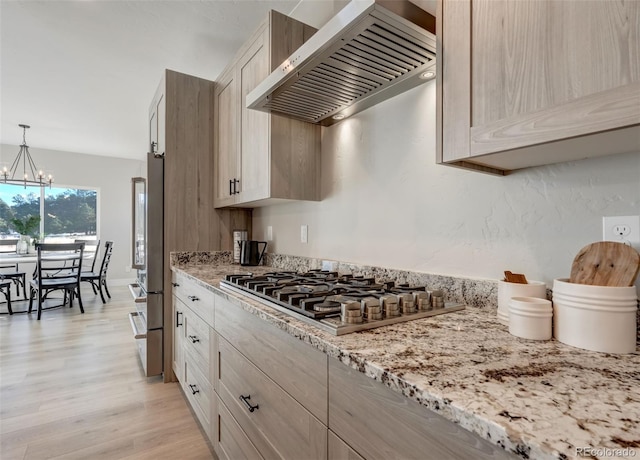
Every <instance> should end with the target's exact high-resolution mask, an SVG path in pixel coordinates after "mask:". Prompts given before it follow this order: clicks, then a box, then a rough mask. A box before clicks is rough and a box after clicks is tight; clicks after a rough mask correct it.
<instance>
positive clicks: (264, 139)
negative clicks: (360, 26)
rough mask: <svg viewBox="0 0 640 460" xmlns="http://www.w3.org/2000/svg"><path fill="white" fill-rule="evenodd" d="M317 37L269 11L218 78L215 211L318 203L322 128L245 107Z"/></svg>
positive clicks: (306, 27) (302, 27)
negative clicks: (261, 85) (283, 202)
mask: <svg viewBox="0 0 640 460" xmlns="http://www.w3.org/2000/svg"><path fill="white" fill-rule="evenodd" d="M314 32H315V29H313V28H312V27H310V26H307V25H305V24H303V23H301V22H299V21H296V20H294V19H292V18H289V17H287V16H285V15H283V14H280V13H278V12H276V11H270V12H269V15H268V17H267V18H266V19H265V21H263V22H262V24H261V25H260V26H259V27H258V29H257V30H256V32H255V33H254V34H253V35H252V36H251V38H250V39H249V40H248V41H247V43H246V44H245V45H244V46H243V47H242V48H241V49H240V51H239V52H238V54H237V55H236V57H235V58H234V59H233V60H232V61H231V63H230V64H229V66H228V67H227V68H226V69H225V71H224V72H223V73H222V75H221V77H220V78H219V79H218V82H217V87H216V91H215V101H216V104H215V106H216V116H215V119H216V123H215V127H216V129H215V133H216V134H215V139H216V147H215V162H216V179H217V183H216V186H215V195H214V204H215V206H216V207H224V206H257V205H260V204H266V203H270V202H273V201H274V200H278V199H292V200H318V199H319V191H320V182H319V173H320V163H319V161H320V156H319V155H320V127H319V126H316V125H313V124H310V123H305V122H301V121H298V120H292V119H288V118H284V117H280V116H277V115H270V114H267V113H264V112H260V111H257V110H249V109H247V107H246V103H245V98H246V95H247V94H248V93H249V92H250V91H251V90H253V89H254V88H255V87H256V86H257V85H258V84H259V83H260V82H261V81H262V80H264V79H265V78H266V77H267V76H268V75H269V74H270V73H271V72H272V71H273V70H275V69H276V68H277V67H278V66H279V65H280V64H281V63H282V61H284V60H285V59H286V58H288V57H289V55H290V54H291V53H293V52H294V51H295V50H296V49H297V48H298V47H300V45H302V44H303V43H304V42H305V41H306V40H307V39H308V38H309V37H311V35H313V33H314Z"/></svg>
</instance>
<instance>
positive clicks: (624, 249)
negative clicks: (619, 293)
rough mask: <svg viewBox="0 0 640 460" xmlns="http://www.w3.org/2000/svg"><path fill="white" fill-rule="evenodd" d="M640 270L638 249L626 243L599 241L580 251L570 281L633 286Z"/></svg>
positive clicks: (595, 284) (572, 267)
mask: <svg viewBox="0 0 640 460" xmlns="http://www.w3.org/2000/svg"><path fill="white" fill-rule="evenodd" d="M638 270H640V254H638V251H636V250H635V249H633V248H632V247H631V246H627V245H626V244H624V243H616V242H613V241H599V242H597V243H591V244H589V245H587V246H585V247H584V248H582V249H581V250H580V252H578V255H576V257H575V259H573V264H572V265H571V278H569V282H570V283H577V284H590V285H593V286H633V284H634V283H635V281H636V276H638Z"/></svg>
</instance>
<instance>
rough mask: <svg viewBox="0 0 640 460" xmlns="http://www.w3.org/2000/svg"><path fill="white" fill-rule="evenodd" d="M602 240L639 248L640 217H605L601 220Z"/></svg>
mask: <svg viewBox="0 0 640 460" xmlns="http://www.w3.org/2000/svg"><path fill="white" fill-rule="evenodd" d="M602 239H603V240H604V241H618V242H620V243H627V244H629V245H631V246H634V247H639V246H640V216H605V217H603V218H602Z"/></svg>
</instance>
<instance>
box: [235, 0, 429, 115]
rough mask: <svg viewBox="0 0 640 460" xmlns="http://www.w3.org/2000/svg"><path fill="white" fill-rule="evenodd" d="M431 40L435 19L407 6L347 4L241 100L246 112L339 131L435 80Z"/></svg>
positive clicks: (371, 1)
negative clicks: (345, 120)
mask: <svg viewBox="0 0 640 460" xmlns="http://www.w3.org/2000/svg"><path fill="white" fill-rule="evenodd" d="M432 32H435V18H434V17H433V16H432V15H430V14H429V13H427V12H426V11H424V10H422V9H421V8H419V7H418V6H416V5H414V4H413V3H411V2H409V1H408V0H388V1H384V0H353V1H352V2H350V3H349V4H347V6H345V7H344V8H343V9H342V10H341V11H340V12H339V13H338V14H337V15H336V16H335V17H333V18H332V19H331V20H329V22H327V24H326V25H325V26H324V27H322V28H321V29H320V30H318V31H317V32H316V33H315V34H314V35H313V36H312V37H311V38H310V39H309V40H308V41H307V42H306V43H305V44H304V45H302V46H301V47H300V48H299V49H298V50H297V51H296V52H295V53H294V54H292V55H291V56H290V57H289V58H288V59H287V60H286V61H285V62H283V63H282V65H280V67H279V68H277V69H276V70H275V71H274V72H273V73H271V75H269V76H268V77H267V78H266V79H265V80H264V81H262V82H261V83H260V84H259V85H258V86H257V87H256V88H255V89H254V90H253V91H251V92H250V93H249V94H248V95H247V99H246V104H247V107H248V108H251V109H257V110H262V111H265V112H272V113H274V114H278V115H284V116H287V117H290V118H296V119H299V120H303V121H307V122H311V123H319V124H322V125H323V126H329V125H332V124H334V123H337V122H338V121H339V119H341V116H343V117H348V116H350V115H353V114H354V113H357V112H360V111H362V110H364V109H366V108H368V107H371V106H372V105H375V104H377V103H379V102H382V101H383V100H386V99H389V98H390V97H393V96H395V95H397V94H400V93H402V92H404V91H406V90H408V89H411V88H413V87H415V86H417V85H419V84H421V83H423V82H424V81H425V80H424V79H423V78H424V74H425V73H426V72H427V71H430V70H432V71H433V72H435V64H436V60H435V49H436V42H435V35H434V34H433V33H432ZM434 75H435V73H434ZM421 77H423V78H421ZM427 78H429V77H427ZM334 116H337V117H338V118H339V119H336V118H334Z"/></svg>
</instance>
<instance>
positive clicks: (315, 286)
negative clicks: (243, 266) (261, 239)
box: [220, 270, 465, 335]
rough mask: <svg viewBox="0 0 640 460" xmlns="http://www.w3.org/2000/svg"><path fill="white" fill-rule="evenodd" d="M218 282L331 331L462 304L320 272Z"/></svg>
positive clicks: (436, 293)
mask: <svg viewBox="0 0 640 460" xmlns="http://www.w3.org/2000/svg"><path fill="white" fill-rule="evenodd" d="M220 285H221V287H222V288H226V289H229V290H232V291H235V292H239V293H241V294H244V295H248V296H249V297H251V298H253V299H255V300H259V301H260V302H262V303H265V304H266V305H269V306H270V307H273V308H275V309H276V310H278V311H281V312H283V313H286V314H288V315H291V316H294V317H296V318H298V319H300V320H301V321H303V322H305V323H307V324H311V325H313V326H316V327H318V328H320V329H322V330H324V331H327V332H330V333H331V334H334V335H343V334H348V333H350V332H356V331H361V330H365V329H373V328H376V327H380V326H386V325H388V324H394V323H399V322H405V321H411V320H413V319H418V318H425V317H429V316H434V315H440V314H443V313H449V312H452V311H459V310H464V308H465V306H464V305H463V304H458V303H451V302H450V303H446V302H445V301H444V292H443V291H442V290H430V289H427V288H426V287H425V286H410V285H408V284H396V283H395V282H393V281H383V282H377V281H376V280H375V279H374V278H373V277H364V276H353V275H340V274H338V273H337V272H328V271H320V270H316V271H313V270H312V271H310V272H307V273H303V274H298V273H293V272H274V273H267V274H265V275H260V276H254V275H253V274H251V273H247V274H239V275H227V276H225V279H224V280H222V281H221V282H220Z"/></svg>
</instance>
